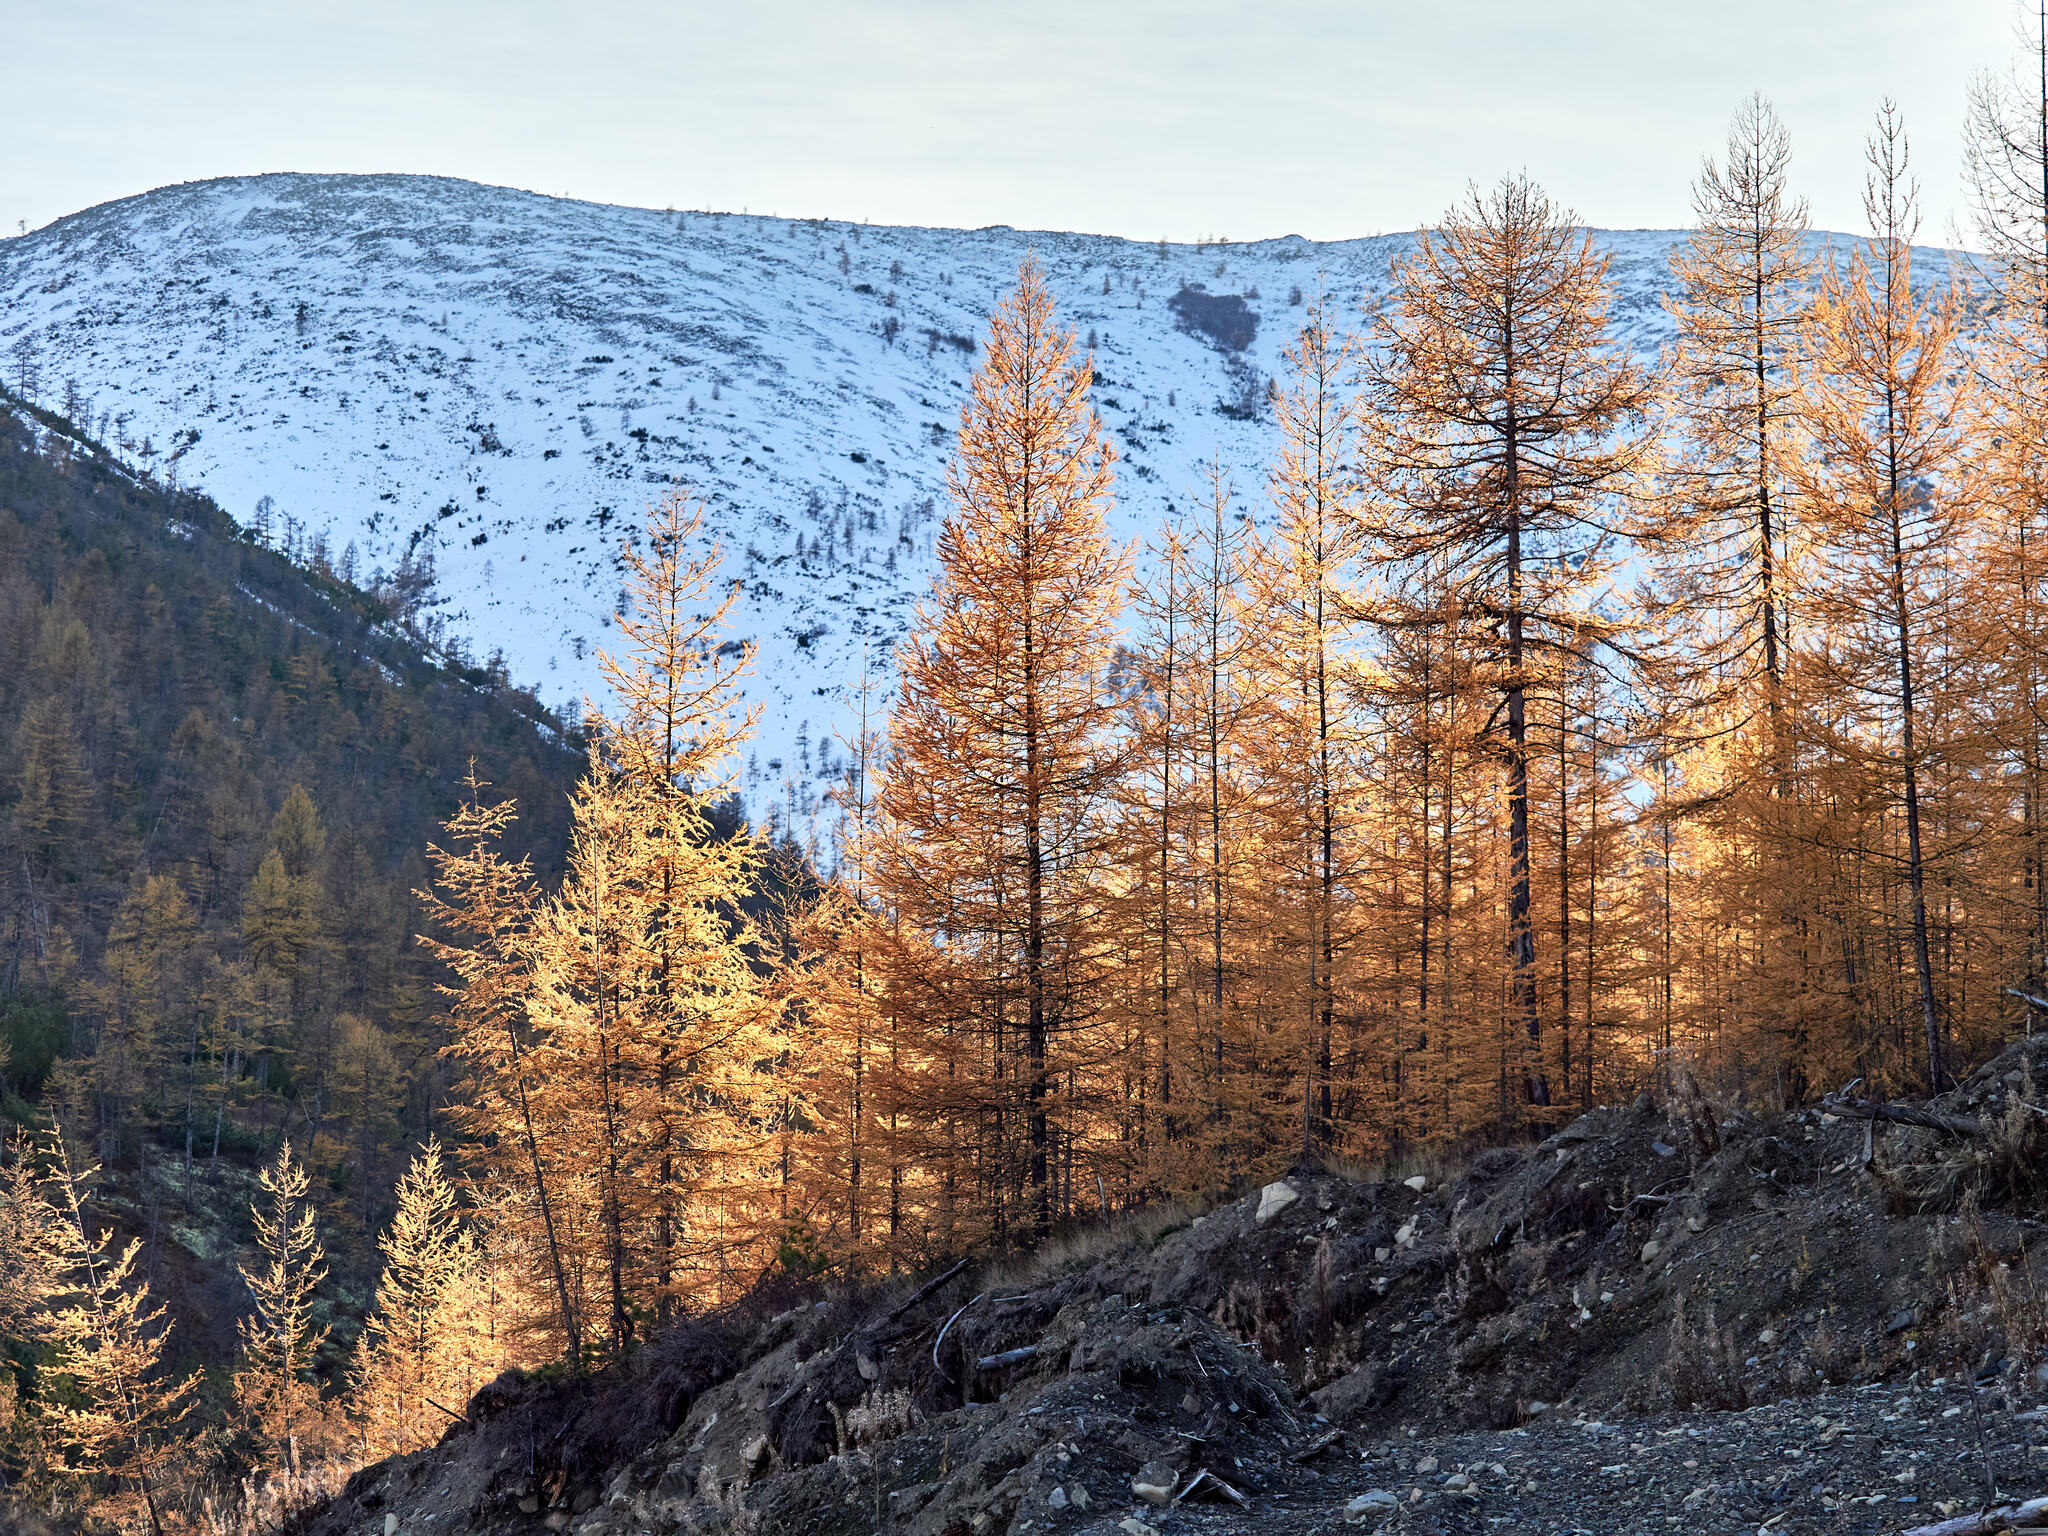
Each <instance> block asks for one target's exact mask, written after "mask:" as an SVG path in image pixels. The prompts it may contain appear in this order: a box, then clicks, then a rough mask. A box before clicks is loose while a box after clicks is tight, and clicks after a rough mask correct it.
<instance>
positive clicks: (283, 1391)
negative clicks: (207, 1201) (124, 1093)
mask: <svg viewBox="0 0 2048 1536" xmlns="http://www.w3.org/2000/svg"><path fill="white" fill-rule="evenodd" d="M256 1183H257V1187H258V1188H259V1189H260V1190H261V1191H262V1193H263V1195H264V1196H265V1198H264V1199H262V1200H259V1201H258V1202H256V1203H255V1204H253V1205H252V1206H251V1207H250V1215H251V1216H252V1217H253V1219H254V1220H255V1223H256V1249H257V1253H258V1258H257V1261H256V1263H255V1264H253V1265H247V1264H245V1265H240V1266H238V1267H239V1268H240V1270H241V1275H242V1281H243V1283H244V1284H245V1285H247V1286H248V1288H249V1298H250V1301H251V1303H252V1305H253V1312H252V1313H251V1315H250V1316H247V1317H245V1318H243V1319H242V1323H241V1329H240V1346H241V1347H240V1350H239V1352H238V1355H237V1358H236V1362H235V1398H236V1402H237V1404H238V1406H239V1408H240V1410H241V1413H242V1416H243V1418H244V1420H245V1421H246V1422H247V1423H248V1425H249V1427H250V1429H251V1430H252V1431H253V1432H254V1433H255V1435H256V1436H257V1438H258V1439H259V1440H260V1441H261V1442H262V1443H263V1445H264V1446H265V1447H266V1448H267V1450H268V1452H269V1459H270V1462H271V1464H272V1465H273V1466H280V1467H282V1466H286V1465H288V1464H289V1463H290V1462H291V1461H292V1460H294V1459H295V1458H296V1457H298V1456H300V1455H310V1454H311V1453H312V1452H313V1451H315V1450H316V1449H319V1448H321V1445H320V1443H321V1442H322V1441H323V1440H324V1439H325V1437H326V1435H327V1432H328V1430H329V1428H330V1420H329V1414H328V1409H327V1404H326V1403H325V1401H324V1400H323V1399H322V1397H321V1393H320V1387H319V1384H318V1382H317V1381H316V1380H315V1379H314V1375H313V1369H314V1365H315V1359H316V1356H317V1355H318V1353H319V1350H320V1347H321V1345H322V1344H324V1343H325V1342H326V1340H327V1329H326V1328H325V1327H324V1326H323V1325H321V1324H319V1323H317V1322H316V1321H315V1320H314V1312H313V1308H314V1292H315V1291H316V1290H317V1289H318V1288H319V1285H320V1282H321V1281H322V1280H324V1279H326V1277H327V1255H326V1252H325V1250H324V1249H323V1248H322V1246H321V1243H320V1234H319V1231H318V1230H317V1228H316V1226H315V1224H314V1214H313V1205H312V1201H311V1200H310V1199H309V1198H308V1196H309V1193H310V1190H311V1182H310V1181H309V1180H308V1178H307V1176H306V1168H305V1164H304V1163H302V1162H300V1161H299V1160H298V1159H297V1158H295V1157H293V1156H292V1144H291V1143H290V1142H289V1141H285V1142H282V1143H280V1144H279V1146H278V1149H277V1156H276V1157H275V1158H273V1159H272V1160H271V1161H270V1163H268V1164H267V1165H266V1166H264V1167H262V1168H260V1169H258V1170H257V1173H256Z"/></svg>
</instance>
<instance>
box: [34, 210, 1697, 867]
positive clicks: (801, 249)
mask: <svg viewBox="0 0 2048 1536" xmlns="http://www.w3.org/2000/svg"><path fill="white" fill-rule="evenodd" d="M1405 238H1406V237H1401V236H1395V237H1387V238H1381V239H1370V240H1355V241H1344V242H1338V243H1332V244H1318V243H1315V242H1311V241H1307V240H1302V239H1299V238H1294V237H1290V238H1286V239H1281V240H1273V241H1265V242H1261V243H1258V244H1248V245H1230V246H1222V247H1219V246H1214V245H1212V246H1207V247H1193V246H1162V245H1157V244H1146V243H1139V242H1132V241H1126V240H1118V239H1111V238H1104V237H1097V236H1086V235H1071V234H1057V233H1043V232H1025V231H1019V230H1013V229H1008V228H994V229H984V230H948V229H898V228H880V227H874V226H860V225H849V224H843V223H832V222H827V221H811V220H789V219H771V218H757V217H749V216H743V215H733V214H697V213H692V214H688V215H679V214H669V213H663V212H658V211H653V210H646V209H637V208H616V207H608V206H602V205H595V204H590V203H580V202H572V201H567V200H563V199H556V198H548V197H541V196H536V195H533V194H530V193H524V192H515V191H508V190H505V189H501V188H495V187H484V186H478V185H476V184H474V183H470V182H463V181H453V180H446V179H438V178H427V177H408V176H300V175H276V176H264V177H255V178H246V179H233V180H221V181H212V182H201V183H193V184H188V185H184V186H177V187H169V188H164V189H162V190H159V191H156V192H151V193H147V194H145V195H143V196H140V197H134V198H129V199H126V200H124V201H121V202H117V203H110V204H106V205H104V206H101V207H98V208H93V209H89V210H87V211H86V212H83V213H80V214H77V215H74V216H73V217H71V218H68V219H64V220H61V221H59V222H58V223H55V224H53V225H50V226H49V227H47V228H45V229H42V230H38V231H36V232H35V233H33V234H30V235H27V236H25V237H22V238H19V239H15V240H11V241H5V242H0V350H9V349H14V348H16V347H17V346H18V345H19V344H20V342H21V341H22V339H23V338H27V339H28V342H29V350H30V352H31V354H32V356H33V362H34V367H35V369H36V371H37V373H38V374H39V376H40V385H41V394H42V397H43V399H44V400H45V401H47V402H49V403H51V404H57V403H59V402H60V400H61V397H62V395H63V393H64V390H65V388H66V385H67V382H68V383H70V384H72V385H73V386H75V388H76V390H77V392H78V394H79V395H81V396H83V397H85V398H86V399H88V400H89V401H90V403H91V407H92V410H93V411H94V412H95V413H97V414H98V415H99V416H101V417H103V418H107V419H115V418H124V419H125V420H124V428H123V430H124V435H125V437H126V438H127V439H129V440H132V441H134V442H135V443H137V444H141V443H143V442H144V440H145V439H146V440H147V443H148V446H149V448H150V449H151V450H152V453H151V454H150V455H148V456H145V458H144V462H146V463H152V464H154V466H155V467H156V469H157V471H158V472H159V473H164V472H166V470H165V465H166V463H167V461H169V460H170V459H171V458H172V457H173V455H175V458H176V464H175V471H174V472H175V473H176V474H177V475H178V476H179V478H180V479H181V480H182V481H183V482H185V483H187V484H194V485H198V486H201V487H203V488H204V489H206V490H207V491H208V492H209V493H211V494H212V495H213V496H214V498H215V499H216V500H218V501H219V502H220V503H221V504H222V505H223V506H224V507H225V508H227V510H228V511H230V512H231V513H232V514H234V515H235V516H236V517H238V518H242V519H245V520H246V519H248V518H250V517H251V516H252V515H253V510H254V508H255V506H256V504H257V502H258V500H259V498H261V497H264V496H269V497H271V498H272V499H273V501H274V504H275V507H276V509H277V513H278V514H279V516H280V517H284V516H288V517H290V518H293V519H295V520H296V521H297V522H298V523H300V524H302V525H304V526H305V527H307V528H309V529H311V530H316V531H324V532H325V533H326V535H327V537H328V540H329V543H330V546H331V548H332V550H333V552H334V553H335V554H336V555H337V556H338V555H339V554H340V552H341V550H342V549H343V547H344V546H345V545H347V544H348V543H350V542H353V543H354V544H355V546H356V547H357V550H358V553H359V557H360V559H361V562H362V568H363V569H364V570H365V571H367V570H368V569H370V568H371V567H372V566H384V567H387V568H388V567H390V566H392V565H394V564H395V563H396V561H397V560H398V558H399V556H400V555H401V554H402V553H403V552H404V551H405V550H407V549H408V548H411V547H415V546H417V547H420V548H424V549H430V550H432V551H433V552H434V554H435V556H436V559H437V562H438V569H439V574H440V580H441V589H442V591H443V592H444V593H445V594H446V595H447V598H448V608H447V611H448V613H449V616H450V619H451V621H452V624H453V627H454V628H455V629H456V630H457V631H458V632H461V633H463V634H465V635H467V636H468V637H469V640H470V643H471V645H472V647H473V649H474V650H475V651H476V652H477V653H478V654H481V653H483V652H485V651H488V650H490V649H493V648H500V649H502V650H503V652H504V654H505V658H506V661H507V663H508V664H509V667H510V671H511V674H512V676H513V678H514V679H515V680H517V681H519V682H522V683H535V684H537V685H538V686H539V689H540V691H541V693H542V696H543V697H544V698H546V699H548V700H550V701H551V702H559V701H561V700H564V699H567V698H570V697H574V696H576V695H579V694H581V693H583V692H584V691H586V690H592V689H595V688H596V687H597V686H598V679H597V675H596V664H595V654H596V650H597V648H599V647H601V646H603V645H605V644H607V637H608V633H609V631H608V628H607V615H608V613H609V612H610V611H611V610H612V608H613V605H614V604H615V602H616V600H617V592H618V583H617V575H616V572H615V570H614V566H613V561H612V557H611V551H612V549H613V547H614V545H615V543H616V538H617V535H618V533H619V530H620V528H621V527H622V526H627V525H630V524H631V523H633V522H634V521H635V520H636V519H637V518H638V516H639V514H640V512H641V510H642V509H643V508H644V506H645V505H646V504H647V503H648V502H649V501H650V500H651V499H652V498H654V497H655V496H657V495H658V494H659V493H660V491H661V490H662V488H663V487H664V486H665V485H666V484H667V483H669V482H670V480H671V479H672V478H679V479H681V480H683V481H686V482H688V483H689V484H690V485H692V486H694V487H695V488H696V489H697V490H698V491H699V492H701V493H702V494H703V495H704V496H705V497H706V498H707V499H708V501H709V504H710V508H711V512H710V519H709V521H710V524H711V526H712V528H713V529H714V531H715V534H716V537H717V539H718V541H719V543H720V544H721V545H722V547H723V549H724V552H725V559H726V571H727V573H728V574H730V575H732V576H736V577H739V578H740V579H742V580H743V582H744V584H745V590H746V595H745V598H744V601H743V604H742V606H741V608H740V610H739V616H738V620H737V624H736V631H737V637H738V638H742V639H747V640H752V641H753V642H755V643H756V644H757V645H758V647H759V660H758V662H757V665H756V669H755V675H754V678H753V681H752V683H751V691H752V694H753V697H754V700H755V702H757V703H758V704H759V705H760V706H761V712H762V720H761V728H760V733H759V737H758V740H757V743H756V746H755V749H754V751H753V754H752V757H751V760H750V762H749V763H747V764H746V765H744V766H743V768H742V774H743V780H742V782H743V785H744V787H745V788H746V789H747V791H748V795H749V799H750V800H751V801H752V802H753V803H754V805H755V806H756V808H757V810H766V809H768V808H769V807H771V806H775V807H778V808H779V807H780V806H782V805H787V804H794V806H795V808H796V812H797V818H798V830H799V831H801V830H802V825H803V822H804V819H805V817H806V815H807V810H806V808H807V807H811V806H815V804H816V801H817V798H818V796H819V795H820V794H821V792H822V789H823V787H824V784H825V781H827V780H828V779H829V778H830V777H832V776H834V775H836V773H837V772H838V770H839V768H840V766H841V765H842V764H843V752H842V750H841V749H840V748H838V747H837V746H836V745H835V744H834V743H833V741H832V738H833V736H834V734H835V733H842V732H847V733H850V732H849V725H850V721H851V719H852V717H853V714H854V711H855V709H856V707H857V689H858V683H859V679H860V676H861V673H862V667H863V656H864V655H865V656H866V657H868V658H869V660H870V663H871V670H872V671H873V673H874V675H875V676H876V677H877V678H885V677H886V666H885V659H886V653H887V648H888V646H889V644H890V643H891V642H892V641H893V640H894V639H895V638H896V637H898V636H899V635H901V634H902V632H903V630H904V628H905V625H906V623H907V621H908V619H909V616H910V613H911V610H912V607H913V605H914V604H915V602H916V600H917V599H918V597H919V596H920V595H921V594H922V593H924V592H925V591H926V590H927V589H928V587H929V583H930V577H931V566H932V555H931V549H932V535H933V532H934V530H935V528H936V526H937V522H938V518H939V517H940V516H941V515H942V514H943V510H944V506H945V494H944V468H945V463H946V458H947V454H948V451H949V448H950V431H951V429H952V427H953V425H954V424H955V422H956V421H957V417H958V411H959V407H960V403H961V400H962V398H963V390H964V385H965V382H966V379H967V376H968V373H969V370H970V369H971V367H972V366H973V361H974V351H975V347H976V344H977V342H978V340H979V338H980V336H981V334H982V330H983V326H984V322H985V317H986V314H987V312H988V309H989V307H990V305H991V302H992V301H993V299H994V298H995V296H996V295H997V294H998V293H999V292H1000V291H1001V290H1002V289H1003V288H1004V287H1006V286H1007V285H1008V284H1009V283H1010V282H1011V281H1012V280H1013V279H1014V277H1015V273H1016V269H1017V264H1018V261H1019V259H1020V258H1021V257H1022V256H1023V255H1024V253H1025V252H1026V251H1027V250H1033V251H1036V252H1037V254H1038V256H1039V258H1040V260H1042V261H1043V262H1044V263H1045V264H1046V266H1047V268H1048V269H1049V271H1050V274H1051V277H1052V281H1053V283H1054V286H1055V289H1056V291H1057V292H1058V293H1059V295H1060V296H1061V300H1062V305H1063V312H1064V317H1065V318H1066V319H1067V320H1068V322H1069V323H1071V324H1072V325H1073V326H1074V327H1075V328H1076V329H1077V330H1078V331H1079V332H1080V333H1081V335H1082V337H1083V338H1084V339H1086V338H1088V337H1089V336H1091V335H1092V336H1093V337H1094V340H1095V350H1096V357H1097V366H1098V374H1099V383H1098V387H1097V390H1096V398H1097V403H1098V405H1099V407H1100V409H1101V411H1102V414H1103V417H1104V419H1105V421H1106V423H1107V425H1108V427H1109V429H1110V431H1111V434H1112V435H1113V436H1114V437H1115V438H1116V440H1117V442H1118V444H1119V446H1120V447H1121V449H1122V451H1123V453H1124V455H1125V462H1124V466H1123V470H1122V472H1121V476H1120V505H1119V510H1118V514H1117V520H1116V530H1117V532H1118V534H1119V536H1120V537H1122V538H1126V539H1130V540H1133V541H1142V540H1143V539H1145V538H1146V537H1148V536H1149V535H1150V534H1151V533H1152V532H1153V530H1154V529H1155V528H1156V527H1157V526H1158V524H1159V522H1160V519H1161V517H1162V515H1163V514H1164V513H1165V512H1166V511H1167V509H1168V508H1169V507H1173V506H1179V507H1182V508H1185V507H1187V506H1188V505H1189V504H1190V498H1191V492H1192V490H1193V488H1194V487H1195V486H1196V484H1197V483H1198V480H1199V471H1198V466H1199V465H1201V464H1202V463H1203V462H1205V461H1207V460H1208V459H1209V458H1210V457H1211V456H1212V455H1214V456H1217V457H1218V458H1220V459H1221V460H1222V461H1223V462H1224V463H1226V464H1229V465H1231V466H1233V467H1234V468H1235V471H1236V483H1237V487H1238V490H1239V493H1240V496H1241V498H1242V499H1243V500H1244V501H1245V502H1246V504H1247V505H1250V506H1253V507H1254V508H1256V506H1257V504H1258V503H1259V501H1260V500H1261V496H1262V484H1263V470H1262V466H1263V465H1264V463H1265V462H1266V460H1267V457H1268V454H1269V450H1270V446H1271V435H1272V427H1271V420H1270V416H1269V415H1268V414H1267V413H1266V412H1264V411H1263V410H1257V409H1254V410H1250V411H1243V412H1240V413H1239V414H1236V415H1233V414H1227V413H1226V411H1225V410H1224V409H1223V407H1225V406H1226V405H1230V406H1235V405H1237V404H1238V403H1239V402H1240V401H1241V400H1244V399H1245V398H1247V397H1246V391H1247V388H1248V387H1249V389H1250V395H1249V399H1250V400H1251V401H1252V402H1256V400H1257V397H1258V394H1259V392H1260V391H1261V390H1262V389H1263V385H1264V381H1265V380H1266V379H1267V378H1268V377H1269V376H1272V375H1275V374H1277V373H1279V372H1280V371H1281V364H1280V351H1281V348H1282V347H1283V346H1284V345H1285V343H1286V341H1287V339H1288V336H1289V334H1290V331H1291V329H1292V328H1293V326H1294V325H1295V324H1297V323H1298V321H1299V317H1300V314H1301V311H1300V310H1299V309H1298V308H1295V307H1294V306H1293V305H1292V304H1291V303H1290V299H1291V297H1292V296H1293V295H1294V293H1295V291H1296V290H1297V289H1299V290H1302V291H1304V292H1308V293H1313V292H1314V291H1315V290H1316V289H1317V288H1318V286H1321V287H1322V288H1323V289H1324V290H1325V291H1326V292H1327V293H1328V294H1329V295H1330V296H1331V298H1332V299H1333V300H1335V301H1336V302H1337V304H1338V305H1339V306H1340V307H1341V309H1343V310H1345V311H1348V312H1352V313H1355V312H1356V306H1357V304H1358V303H1359V301H1360V299H1361V297H1362V296H1363V295H1364V294H1365V293H1366V291H1367V290H1368V289H1375V288H1377V287H1379V286H1381V285H1383V283H1384V281H1385V275H1386V268H1387V262H1388V258H1389V257H1390V255H1392V254H1393V253H1394V252H1395V251H1396V250H1397V249H1398V248H1399V247H1400V246H1401V245H1402V244H1403V243H1405ZM1600 238H1601V240H1602V241H1603V242H1604V243H1605V244H1606V246H1607V247H1608V248H1609V250H1610V251H1611V253H1612V255H1613V258H1614V276H1615V279H1616V281H1617V284H1618V287H1619V291H1620V301H1619V306H1618V309H1617V320H1618V326H1619V330H1620V332H1621V334H1622V335H1623V336H1624V337H1625V338H1627V339H1628V340H1629V341H1630V342H1631V343H1633V344H1635V345H1638V346H1644V347H1650V346H1654V345H1655V344H1656V343H1657V342H1659V341H1661V340H1662V339H1663V338H1664V336H1665V335H1666V334H1667V331H1668V326H1667V322H1666V321H1665V318H1664V316H1663V314H1662V312H1661V309H1660V307H1659V303H1658V293H1659V291H1660V289H1661V287H1662V285H1663V281H1664V275H1665V266H1664V263H1665V255H1666V252H1667V251H1668V249H1669V247H1670V244H1671V242H1672V240H1673V238H1674V237H1673V236H1672V235H1671V234H1669V233H1665V232H1656V231H1647V232H1629V233H1619V234H1603V235H1602V236H1600ZM1184 283H1186V284H1197V283H1199V284H1202V285H1204V286H1205V287H1206V289H1207V291H1208V292H1209V293H1211V294H1215V295H1224V294H1236V295H1242V296H1243V297H1244V298H1245V299H1246V301H1247V304H1248V305H1249V308H1250V310H1251V311H1252V313H1253V314H1254V315H1255V316H1256V320H1257V324H1256V331H1255V333H1254V335H1253V336H1252V338H1251V340H1250V342H1249V345H1248V346H1246V347H1245V349H1244V350H1243V351H1242V353H1241V354H1234V355H1233V354H1228V353H1226V352H1224V351H1222V350H1221V349H1220V348H1219V347H1217V346H1215V345H1212V344H1211V343H1210V342H1209V341H1208V340H1207V339H1205V338H1204V337H1202V336H1200V335H1197V334H1192V333H1190V332H1188V331H1185V330H1183V329H1180V328H1178V327H1177V325H1176V323H1175V314H1174V312H1173V311H1172V310H1171V309H1170V308H1169V304H1168V301H1169V300H1170V299H1171V298H1172V296H1173V295H1174V294H1175V292H1176V291H1177V290H1178V289H1179V288H1180V287H1181V286H1182V285H1183V284H1184ZM9 356H10V360H9V362H8V364H7V366H8V371H9V375H10V378H11V377H12V376H13V374H14V372H15V367H16V362H15V360H14V357H13V354H12V353H11V351H10V354H9ZM799 542H801V544H802V546H803V549H804V553H803V555H802V556H799V554H798V546H799Z"/></svg>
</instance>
